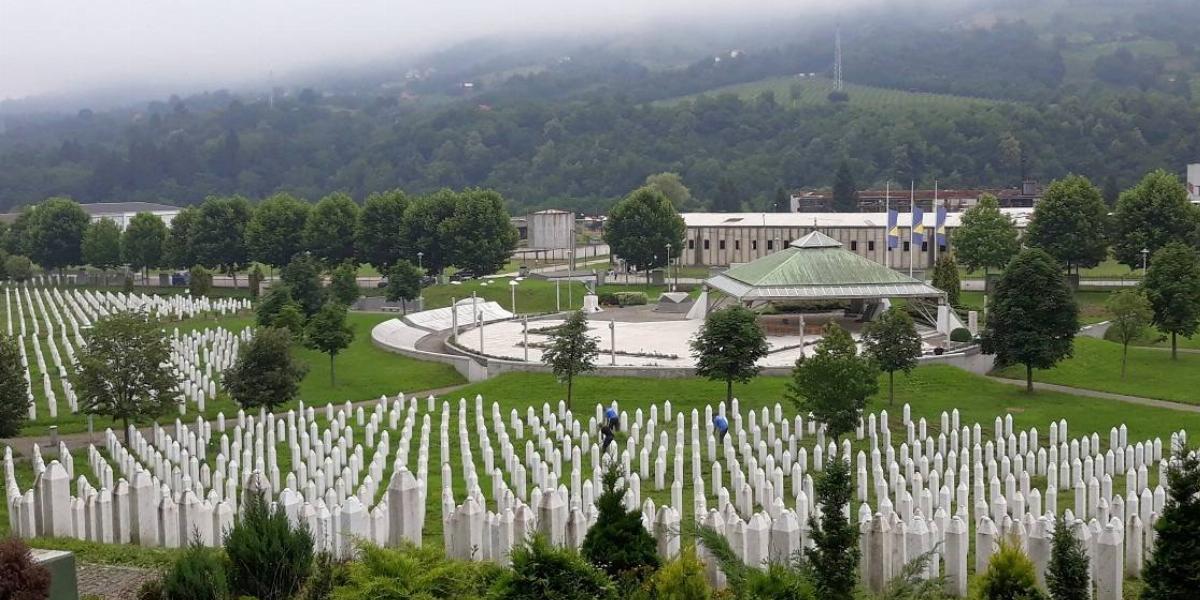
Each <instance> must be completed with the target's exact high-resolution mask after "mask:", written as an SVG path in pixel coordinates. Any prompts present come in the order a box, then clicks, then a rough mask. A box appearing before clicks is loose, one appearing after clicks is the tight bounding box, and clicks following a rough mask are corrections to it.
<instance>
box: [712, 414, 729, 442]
mask: <svg viewBox="0 0 1200 600" xmlns="http://www.w3.org/2000/svg"><path fill="white" fill-rule="evenodd" d="M713 427H715V428H716V430H717V443H718V444H723V443H725V434H726V433H729V421H727V420H726V419H725V417H723V416H721V415H717V416H715V417H713Z"/></svg>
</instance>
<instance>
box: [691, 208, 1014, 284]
mask: <svg viewBox="0 0 1200 600" xmlns="http://www.w3.org/2000/svg"><path fill="white" fill-rule="evenodd" d="M1000 210H1001V212H1003V213H1005V214H1007V215H1008V216H1009V217H1010V218H1012V219H1013V222H1014V223H1015V224H1016V226H1017V229H1018V230H1024V228H1025V227H1026V225H1028V223H1029V219H1030V217H1032V216H1033V209H1032V208H1002V209H1000ZM682 216H683V220H684V223H685V224H686V225H687V233H686V234H685V235H686V242H685V249H684V251H683V252H682V253H681V254H680V259H681V261H682V262H681V264H683V265H685V266H688V265H699V266H728V265H733V264H740V263H747V262H750V261H752V260H755V259H757V258H761V257H763V256H766V255H768V254H771V253H773V252H775V251H777V250H782V249H784V248H787V245H788V244H789V243H791V242H792V241H794V240H798V239H800V238H802V237H804V236H805V235H808V234H809V233H812V232H814V231H819V232H821V233H823V234H825V235H827V236H829V237H831V238H833V239H834V240H837V241H838V242H841V244H842V246H843V247H844V248H845V249H847V250H849V251H851V252H854V253H855V254H858V255H859V256H862V257H865V258H868V259H871V260H873V261H875V262H878V263H881V264H885V265H887V266H889V267H892V268H894V269H907V268H909V266H910V265H912V267H913V268H914V269H916V270H922V269H927V268H931V267H932V266H933V261H934V258H935V257H934V254H935V252H946V251H948V250H950V248H948V247H947V245H949V244H950V243H951V239H952V234H953V231H954V229H955V228H957V227H958V226H959V223H960V221H961V218H962V213H961V212H951V213H948V214H947V215H946V224H945V227H944V237H945V242H946V244H947V245H939V246H938V247H937V248H934V247H933V246H932V245H931V243H932V240H933V234H934V222H935V216H934V214H932V212H930V213H927V214H925V216H924V219H923V225H924V228H925V232H926V236H925V241H924V242H922V243H920V244H917V245H916V247H913V245H912V244H910V239H911V233H912V231H911V219H912V215H911V213H909V212H901V213H899V215H898V223H897V228H898V230H899V231H898V233H899V235H898V236H897V242H898V243H897V244H896V247H895V248H892V249H891V250H890V251H889V250H888V245H887V231H886V227H887V213H883V212H878V213H684V214H683V215H682Z"/></svg>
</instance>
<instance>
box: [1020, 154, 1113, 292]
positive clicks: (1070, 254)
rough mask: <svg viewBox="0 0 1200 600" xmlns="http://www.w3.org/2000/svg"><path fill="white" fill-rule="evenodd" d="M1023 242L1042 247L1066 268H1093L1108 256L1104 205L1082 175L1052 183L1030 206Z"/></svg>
mask: <svg viewBox="0 0 1200 600" xmlns="http://www.w3.org/2000/svg"><path fill="white" fill-rule="evenodd" d="M1025 243H1026V244H1027V245H1029V246H1035V247H1038V248H1041V249H1042V250H1045V251H1046V253H1047V254H1049V255H1050V256H1053V257H1054V258H1055V259H1056V260H1058V262H1059V263H1061V264H1062V265H1063V266H1064V267H1066V269H1067V273H1070V272H1071V269H1072V268H1074V269H1075V271H1076V272H1078V271H1079V269H1080V268H1081V267H1083V268H1090V267H1094V266H1096V265H1098V264H1100V263H1101V262H1103V261H1104V259H1106V258H1108V206H1106V205H1105V204H1104V198H1103V197H1102V196H1101V195H1100V190H1098V189H1096V186H1094V185H1092V182H1090V181H1088V179H1087V178H1086V177H1083V176H1080V175H1070V176H1067V177H1064V178H1063V179H1059V180H1057V181H1054V182H1052V183H1051V184H1050V185H1049V186H1047V187H1046V190H1045V191H1044V192H1043V193H1042V199H1041V201H1039V202H1038V203H1037V204H1036V205H1034V208H1033V220H1031V221H1030V222H1029V227H1027V228H1026V229H1025Z"/></svg>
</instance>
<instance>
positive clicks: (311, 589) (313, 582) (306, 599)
mask: <svg viewBox="0 0 1200 600" xmlns="http://www.w3.org/2000/svg"><path fill="white" fill-rule="evenodd" d="M346 581H347V574H346V565H345V564H344V563H341V562H338V561H336V560H334V558H333V556H331V555H330V554H329V553H328V552H322V553H320V554H318V555H317V556H316V558H315V559H314V560H313V570H312V575H310V576H309V577H308V583H306V584H305V586H304V591H303V592H301V594H300V597H301V598H303V600H328V598H329V596H330V594H332V593H333V588H335V587H337V586H339V585H345V584H346Z"/></svg>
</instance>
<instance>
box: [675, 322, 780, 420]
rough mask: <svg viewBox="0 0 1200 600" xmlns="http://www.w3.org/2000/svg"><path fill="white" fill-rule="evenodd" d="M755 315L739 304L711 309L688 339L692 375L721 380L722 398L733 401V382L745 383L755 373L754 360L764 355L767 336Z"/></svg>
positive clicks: (755, 361)
mask: <svg viewBox="0 0 1200 600" xmlns="http://www.w3.org/2000/svg"><path fill="white" fill-rule="evenodd" d="M755 319H756V316H755V314H754V313H753V312H752V311H750V310H749V309H746V308H743V307H741V306H730V307H729V308H724V309H721V310H717V311H713V312H711V313H709V314H708V316H707V317H705V319H704V326H703V327H701V328H700V331H698V332H696V336H695V337H694V338H692V342H691V346H692V356H694V357H695V358H696V374H697V375H701V376H704V377H707V378H709V379H713V380H717V381H724V382H725V400H726V401H727V402H728V401H730V400H733V382H735V381H737V382H739V383H747V382H749V381H750V380H751V379H753V378H754V376H755V375H758V372H759V370H760V367H759V366H758V364H757V363H758V361H759V359H761V358H762V357H764V356H766V355H767V352H768V350H769V346H768V344H767V337H766V336H765V335H764V334H763V330H762V328H761V327H759V326H758V323H757V322H756V320H755Z"/></svg>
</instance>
